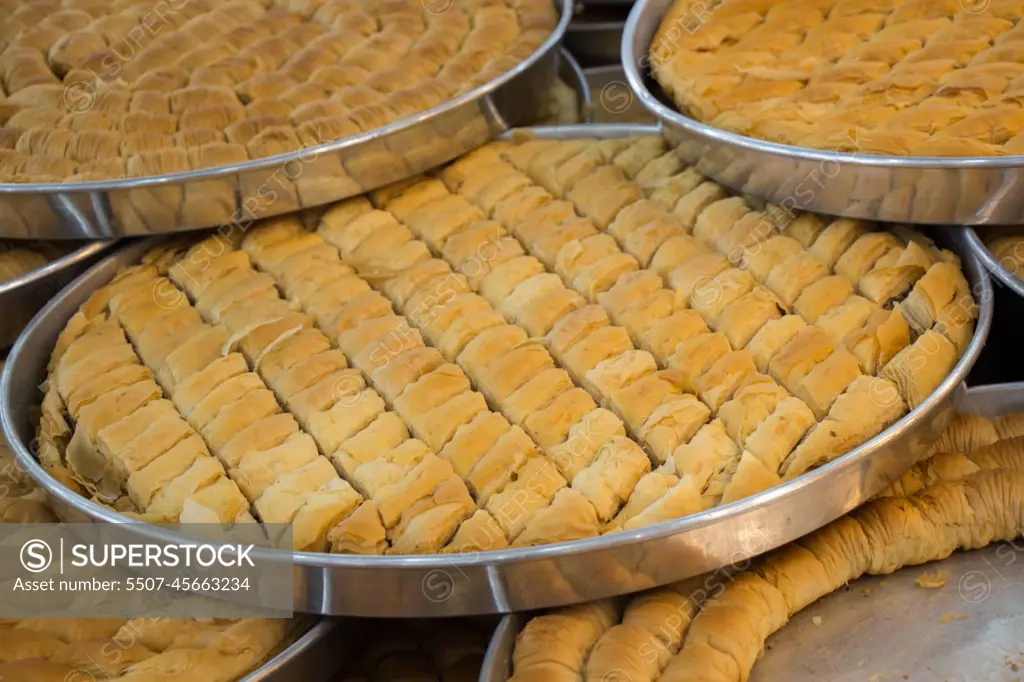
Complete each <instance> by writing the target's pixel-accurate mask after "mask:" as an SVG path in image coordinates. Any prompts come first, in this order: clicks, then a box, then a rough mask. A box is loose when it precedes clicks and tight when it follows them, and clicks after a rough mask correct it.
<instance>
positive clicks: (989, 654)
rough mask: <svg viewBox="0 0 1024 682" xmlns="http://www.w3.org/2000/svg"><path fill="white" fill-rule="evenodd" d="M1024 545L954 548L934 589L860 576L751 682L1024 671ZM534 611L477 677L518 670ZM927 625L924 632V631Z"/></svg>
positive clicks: (504, 628) (897, 577) (787, 637)
mask: <svg viewBox="0 0 1024 682" xmlns="http://www.w3.org/2000/svg"><path fill="white" fill-rule="evenodd" d="M1020 409H1024V383H1016V384H1001V385H995V386H975V387H972V388H970V389H968V390H967V391H966V394H965V396H964V399H963V400H962V401H961V403H960V405H958V406H957V411H959V412H962V413H968V414H980V415H983V416H986V417H995V416H998V415H1000V414H1003V413H1005V412H1011V411H1015V410H1020ZM1022 549H1024V545H1019V544H1014V543H1011V544H1003V543H1000V544H998V545H995V546H992V547H987V548H985V549H981V550H977V551H974V552H958V553H956V554H954V555H953V556H951V557H950V558H948V559H945V560H943V561H942V562H941V564H940V565H938V566H937V567H936V568H941V569H942V570H944V571H947V572H948V573H949V579H948V581H947V583H946V585H945V586H944V587H943V588H942V589H938V590H925V589H922V588H921V587H920V586H918V585H917V583H916V580H917V578H918V577H919V576H920V575H921V574H922V573H923V572H924V571H925V570H927V569H926V568H924V567H920V566H918V567H911V568H907V569H904V570H902V571H898V572H897V573H895V574H893V575H890V576H878V577H865V578H861V579H859V580H857V581H856V582H854V583H852V584H851V585H850V586H849V589H847V590H839V591H837V592H835V593H833V594H831V595H829V596H827V597H825V598H824V599H822V600H821V601H818V602H816V603H815V604H812V605H811V606H810V607H808V608H806V609H804V610H803V611H801V612H800V613H798V614H797V615H796V616H794V618H793V619H792V620H791V621H790V622H789V623H787V624H786V626H785V627H784V628H782V630H780V631H779V632H777V633H776V634H774V635H772V637H771V638H770V639H769V640H768V646H767V647H766V651H765V655H764V657H763V658H762V659H761V660H760V661H758V663H757V665H756V666H755V667H754V671H753V674H752V675H751V677H750V679H751V682H768V681H769V680H787V682H818V681H819V680H830V681H831V682H864V680H866V679H868V677H871V679H878V680H900V679H907V675H909V676H910V679H912V680H920V681H921V682H943V681H945V680H992V681H993V682H994V681H996V680H999V681H1000V682H1002V681H1004V680H1005V681H1006V682H1009V681H1010V680H1016V679H1019V678H1018V677H1017V676H1016V675H1015V674H1014V670H1015V668H1013V665H1014V664H1015V665H1016V666H1018V667H1020V666H1024V652H1022V651H1021V649H1020V648H1019V647H1018V646H1017V645H1018V643H1019V642H1020V634H1021V631H1022V628H1024V616H1022V615H1021V613H1020V609H1019V608H1018V606H1017V605H1018V604H1020V602H1021V600H1022V599H1024V573H1021V571H1020V569H1019V568H1015V569H1011V566H1013V564H1015V563H1017V562H1019V561H1020V560H1021V559H1022V558H1024V557H1021V556H1020V553H1021V550H1022ZM1018 566H1019V564H1018ZM990 596H995V597H996V598H991V599H990V598H989V597H990ZM947 614H948V615H947ZM529 617H530V616H529V614H512V615H508V616H505V617H504V618H503V619H502V620H501V622H500V623H499V624H498V627H497V628H496V629H495V631H494V635H493V637H492V638H491V643H490V645H489V646H488V647H487V654H486V655H485V657H484V662H483V667H482V669H481V671H480V682H507V680H508V679H509V678H510V677H511V676H512V651H513V649H514V648H515V640H516V636H517V635H518V634H519V632H520V631H522V629H523V627H524V626H525V625H526V623H527V621H528V620H529ZM924 630H928V636H927V637H922V634H923V631H924ZM979 633H984V636H981V637H979V636H978V635H979ZM1011 647H1012V650H1011ZM809 652H813V655H809ZM866 662H867V663H866ZM865 666H869V667H870V669H869V668H868V667H865ZM626 679H628V676H626Z"/></svg>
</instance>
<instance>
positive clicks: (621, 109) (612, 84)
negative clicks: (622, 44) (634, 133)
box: [583, 64, 656, 124]
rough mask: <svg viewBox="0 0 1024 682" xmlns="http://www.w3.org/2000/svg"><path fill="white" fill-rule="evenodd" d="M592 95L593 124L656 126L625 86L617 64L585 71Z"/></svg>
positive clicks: (624, 75) (623, 76) (620, 69)
mask: <svg viewBox="0 0 1024 682" xmlns="http://www.w3.org/2000/svg"><path fill="white" fill-rule="evenodd" d="M583 73H584V74H585V75H586V78H587V86H588V87H589V88H590V92H591V95H590V97H591V100H593V101H592V103H591V108H590V110H591V116H590V120H591V121H592V122H593V123H641V124H651V123H655V122H656V121H655V118H654V117H653V116H651V112H649V111H647V109H646V107H644V105H643V104H641V103H640V102H639V101H638V100H637V98H636V95H634V94H633V91H632V90H631V89H630V87H629V85H628V84H627V83H626V72H625V71H623V70H622V66H621V65H619V64H613V65H611V66H595V67H593V68H590V69H584V70H583Z"/></svg>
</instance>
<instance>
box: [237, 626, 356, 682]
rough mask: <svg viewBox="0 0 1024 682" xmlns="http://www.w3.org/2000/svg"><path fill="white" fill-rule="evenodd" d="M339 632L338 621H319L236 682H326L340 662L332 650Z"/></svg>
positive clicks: (341, 658)
mask: <svg viewBox="0 0 1024 682" xmlns="http://www.w3.org/2000/svg"><path fill="white" fill-rule="evenodd" d="M340 631H341V627H340V621H337V620H333V619H326V618H325V619H321V620H320V621H318V622H316V623H315V624H314V625H313V626H312V627H311V628H309V629H308V630H306V632H304V633H303V634H302V635H301V636H299V637H298V638H297V639H296V640H295V641H294V642H292V643H291V644H289V645H288V646H287V647H285V648H284V649H282V650H281V651H279V652H278V653H277V654H275V655H274V656H272V657H271V658H270V659H268V660H267V661H265V662H264V663H263V665H261V666H260V667H259V668H257V669H255V670H253V671H252V672H250V673H249V674H247V675H246V676H245V677H243V678H241V679H240V680H238V682H295V681H296V680H328V679H330V676H331V675H333V674H334V673H336V672H337V671H338V669H339V668H340V667H341V665H342V664H343V663H344V658H343V657H341V656H337V655H335V654H336V652H334V651H333V648H332V644H333V641H332V640H333V639H334V637H333V636H334V635H335V634H337V633H338V632H340Z"/></svg>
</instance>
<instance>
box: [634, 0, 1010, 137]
mask: <svg viewBox="0 0 1024 682" xmlns="http://www.w3.org/2000/svg"><path fill="white" fill-rule="evenodd" d="M711 7H713V9H711ZM1021 18H1022V11H1021V7H1020V4H1019V3H1017V2H1015V1H1014V0H996V1H995V2H992V3H988V4H986V5H985V8H984V11H983V12H979V11H977V10H976V9H975V8H971V7H964V6H962V5H960V4H959V3H956V2H947V1H943V2H929V1H928V0H910V1H908V2H892V1H884V2H856V1H851V0H823V1H820V2H813V3H806V2H802V1H801V0H784V1H783V2H760V1H754V2H751V1H749V0H724V1H722V2H718V3H714V4H713V5H711V6H709V5H708V4H707V3H702V2H697V1H695V0H677V1H676V2H675V3H674V4H673V5H672V7H671V8H670V10H669V12H668V13H667V14H666V16H665V17H664V18H663V19H662V22H661V25H660V27H659V30H658V33H657V34H656V35H655V38H654V41H653V42H652V45H651V52H650V58H651V64H652V70H653V73H654V76H655V78H656V79H657V80H658V82H659V83H660V84H661V86H662V88H664V90H665V92H666V93H667V94H668V95H669V96H670V97H671V98H672V99H673V100H674V101H675V103H676V104H677V105H678V106H679V108H680V109H681V110H682V111H684V112H686V113H687V114H688V115H690V116H692V117H694V118H695V119H697V120H699V121H702V122H704V123H709V124H711V125H714V126H717V127H719V128H722V129H723V130H728V131H731V132H735V133H739V134H742V135H748V136H751V137H756V138H760V139H764V140H769V141H771V142H780V143H783V144H791V145H797V146H803V147H813V148H818V149H829V150H834V151H842V152H859V153H864V154H881V155H895V156H953V157H957V156H961V157H962V156H1001V155H1006V154H1021V153H1024V115H1022V114H1021V111H1020V106H1019V100H1020V97H1021V94H1022V92H1024V89H1022V88H1024V61H1022V53H1021V51H1020V49H1019V48H1018V47H1017V45H1018V43H1017V42H1016V41H1017V40H1018V39H1019V36H1020V35H1021V23H1020V20H1021Z"/></svg>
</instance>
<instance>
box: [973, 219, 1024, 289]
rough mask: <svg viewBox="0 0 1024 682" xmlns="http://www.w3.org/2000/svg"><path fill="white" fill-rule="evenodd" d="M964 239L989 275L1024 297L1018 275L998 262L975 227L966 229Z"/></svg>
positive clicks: (1023, 286)
mask: <svg viewBox="0 0 1024 682" xmlns="http://www.w3.org/2000/svg"><path fill="white" fill-rule="evenodd" d="M964 237H965V239H966V240H967V245H968V246H969V247H970V248H971V250H972V251H974V255H975V256H977V258H978V259H979V261H981V264H982V265H983V266H984V267H985V269H986V270H988V272H989V274H991V275H992V276H993V277H995V278H996V279H998V280H999V281H1000V282H1001V283H1003V284H1005V285H1006V286H1007V287H1009V288H1010V290H1011V291H1013V293H1015V294H1017V295H1018V296H1021V297H1024V282H1022V281H1021V280H1019V279H1017V276H1016V275H1014V274H1013V273H1012V272H1010V271H1009V270H1007V269H1006V268H1005V267H1003V264H1002V263H1000V262H999V261H998V260H996V257H995V256H994V255H993V254H992V252H991V251H989V248H988V246H986V244H985V242H983V241H982V240H981V237H979V236H978V232H977V231H976V230H975V229H974V228H973V227H967V228H966V230H965V231H964Z"/></svg>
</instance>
